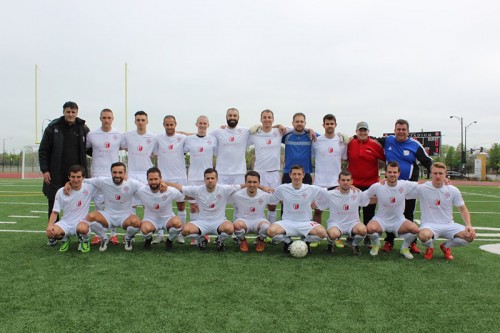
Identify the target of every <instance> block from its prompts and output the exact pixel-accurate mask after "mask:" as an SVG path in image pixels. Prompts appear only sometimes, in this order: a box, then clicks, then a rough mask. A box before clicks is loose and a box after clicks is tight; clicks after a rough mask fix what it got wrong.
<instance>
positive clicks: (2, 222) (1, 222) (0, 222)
mask: <svg viewBox="0 0 500 333" xmlns="http://www.w3.org/2000/svg"><path fill="white" fill-rule="evenodd" d="M16 223H17V222H4V221H0V224H16Z"/></svg>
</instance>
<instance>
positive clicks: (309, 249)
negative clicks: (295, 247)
mask: <svg viewBox="0 0 500 333" xmlns="http://www.w3.org/2000/svg"><path fill="white" fill-rule="evenodd" d="M318 243H319V242H318ZM306 244H307V254H311V253H312V250H311V243H309V242H306Z"/></svg>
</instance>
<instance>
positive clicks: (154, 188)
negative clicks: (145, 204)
mask: <svg viewBox="0 0 500 333" xmlns="http://www.w3.org/2000/svg"><path fill="white" fill-rule="evenodd" d="M149 188H150V189H151V191H153V192H158V190H159V189H160V184H155V185H149Z"/></svg>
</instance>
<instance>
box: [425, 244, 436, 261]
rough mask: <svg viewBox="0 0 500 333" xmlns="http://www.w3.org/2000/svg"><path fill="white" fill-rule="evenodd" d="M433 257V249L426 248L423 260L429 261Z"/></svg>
mask: <svg viewBox="0 0 500 333" xmlns="http://www.w3.org/2000/svg"><path fill="white" fill-rule="evenodd" d="M433 255H434V248H433V247H428V248H427V250H425V254H424V259H427V260H431V259H432V256H433Z"/></svg>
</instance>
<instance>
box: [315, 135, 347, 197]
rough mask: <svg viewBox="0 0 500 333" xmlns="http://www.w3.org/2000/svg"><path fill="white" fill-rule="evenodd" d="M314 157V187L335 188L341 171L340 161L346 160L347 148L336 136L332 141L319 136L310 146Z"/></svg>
mask: <svg viewBox="0 0 500 333" xmlns="http://www.w3.org/2000/svg"><path fill="white" fill-rule="evenodd" d="M312 155H313V157H314V165H315V168H314V185H317V186H321V187H331V186H337V185H338V184H339V183H338V176H339V173H340V171H341V170H342V160H345V159H347V146H346V145H345V144H344V143H342V142H341V141H340V139H339V136H338V135H335V136H334V137H333V138H332V139H329V138H327V137H326V136H324V135H323V136H320V137H318V139H317V140H316V142H313V144H312Z"/></svg>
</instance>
